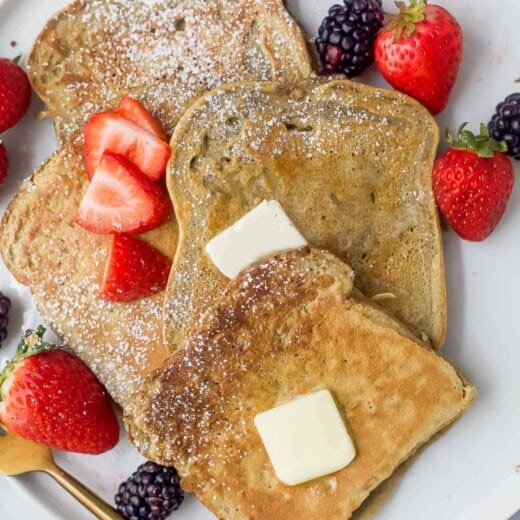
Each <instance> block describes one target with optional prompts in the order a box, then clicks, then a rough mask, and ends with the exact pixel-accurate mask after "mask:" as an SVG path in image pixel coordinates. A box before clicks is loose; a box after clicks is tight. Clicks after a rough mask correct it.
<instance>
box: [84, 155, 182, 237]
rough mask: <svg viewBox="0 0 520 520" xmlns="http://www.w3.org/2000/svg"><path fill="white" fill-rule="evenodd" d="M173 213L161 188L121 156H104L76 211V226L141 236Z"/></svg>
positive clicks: (102, 231)
mask: <svg viewBox="0 0 520 520" xmlns="http://www.w3.org/2000/svg"><path fill="white" fill-rule="evenodd" d="M171 213H172V207H171V203H170V201H169V199H168V198H167V197H166V196H165V194H164V192H163V190H162V188H161V187H160V186H159V185H157V184H155V183H154V182H152V181H151V180H150V179H149V178H148V177H147V176H146V175H144V174H143V173H142V172H141V171H139V169H138V168H137V167H136V166H135V165H133V164H132V163H131V162H129V161H128V160H126V159H125V158H124V157H123V156H121V155H118V154H114V153H111V152H105V153H104V154H103V155H102V157H101V161H100V163H99V165H98V167H97V168H96V171H95V172H94V175H93V177H92V180H91V182H90V184H89V187H88V189H87V191H86V192H85V195H84V196H83V199H82V200H81V203H80V205H79V208H78V212H77V214H76V217H75V219H74V220H75V222H76V223H77V224H79V225H80V226H81V227H83V228H85V229H87V230H88V231H92V232H94V233H99V234H111V233H115V234H118V233H142V232H144V231H148V230H149V229H152V228H154V227H157V226H158V225H160V224H162V223H163V222H165V221H166V220H167V219H168V217H169V216H170V215H171Z"/></svg>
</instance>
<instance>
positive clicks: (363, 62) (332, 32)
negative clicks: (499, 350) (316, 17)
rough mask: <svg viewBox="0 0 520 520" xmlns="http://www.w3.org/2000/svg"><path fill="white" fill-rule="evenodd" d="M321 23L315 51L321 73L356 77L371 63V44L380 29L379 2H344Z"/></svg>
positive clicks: (334, 7) (330, 10)
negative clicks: (317, 54) (335, 73)
mask: <svg viewBox="0 0 520 520" xmlns="http://www.w3.org/2000/svg"><path fill="white" fill-rule="evenodd" d="M343 3H344V4H345V5H338V4H336V5H333V6H332V7H331V8H330V9H329V14H328V16H326V17H325V18H324V20H323V22H321V26H320V28H319V30H318V37H317V38H316V47H317V49H318V53H319V55H320V59H321V62H322V64H323V71H324V72H326V73H328V74H332V73H334V72H343V73H344V74H346V75H347V76H348V77H349V78H352V77H354V76H357V75H358V74H359V73H360V72H361V71H363V70H364V69H366V68H367V67H368V66H369V65H371V64H372V63H373V62H374V41H375V38H376V34H377V32H378V31H379V29H381V27H382V25H383V18H384V13H383V8H382V0H343Z"/></svg>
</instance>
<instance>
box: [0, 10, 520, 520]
mask: <svg viewBox="0 0 520 520" xmlns="http://www.w3.org/2000/svg"><path fill="white" fill-rule="evenodd" d="M129 1H130V0H129ZM131 1H134V0H131ZM66 3H67V0H46V1H40V2H34V1H31V0H0V56H13V57H14V56H15V55H16V54H18V53H20V52H21V53H23V54H24V56H26V55H27V52H28V50H29V49H30V46H31V42H32V41H33V39H34V37H35V36H36V35H37V33H38V32H39V30H40V29H41V27H42V25H43V23H44V22H45V20H46V19H47V18H48V17H49V16H50V15H52V14H53V13H54V12H55V11H56V10H57V9H59V8H61V7H62V6H64V5H65V4H66ZM332 3H333V0H289V1H288V7H289V9H290V10H291V11H292V12H293V14H294V15H295V16H297V17H298V18H299V19H300V21H301V22H302V24H303V26H304V27H305V29H306V31H307V33H308V35H309V38H310V37H311V36H312V35H314V34H315V32H316V29H317V27H318V25H319V23H320V21H321V20H322V18H323V16H324V15H325V13H326V11H327V9H328V7H329V6H330V5H331V4H332ZM439 3H441V4H442V5H443V6H445V7H447V8H448V9H450V10H451V11H452V12H453V13H454V15H455V16H456V17H457V19H458V20H459V21H460V23H461V25H462V27H463V29H464V36H465V49H464V51H465V54H464V61H463V64H462V69H461V72H460V76H459V79H458V81H457V84H456V87H455V90H454V92H453V94H452V98H451V103H450V105H449V107H448V108H447V109H446V110H445V112H444V113H443V114H442V115H441V116H440V117H438V122H439V124H440V127H441V129H444V128H445V127H447V126H449V127H450V128H452V129H455V128H456V127H457V126H458V124H459V123H461V122H463V121H469V123H470V125H471V127H473V128H475V129H476V128H477V127H478V124H479V123H480V122H481V121H483V122H487V121H488V119H489V117H490V116H491V114H492V113H493V111H494V108H495V105H496V104H497V103H498V102H499V101H500V100H502V99H503V98H504V97H505V96H506V95H507V94H509V93H511V92H513V91H518V90H520V85H518V84H515V83H514V80H515V79H517V78H518V77H520V62H519V61H518V50H519V49H520V27H519V26H518V23H519V22H520V2H519V1H518V0H501V2H500V5H498V3H495V2H490V1H489V0H473V1H471V2H469V1H465V2H461V1H460V0H439ZM385 7H386V8H387V9H388V10H392V2H391V1H389V0H385ZM11 41H16V42H17V45H16V47H14V48H13V47H11V44H10V42H11ZM363 81H367V82H369V83H373V84H380V85H382V84H383V81H382V80H381V79H380V78H379V76H378V74H377V71H375V70H372V71H370V72H369V73H368V74H366V75H365V76H364V78H363ZM40 109H41V105H40V103H39V101H38V100H36V99H34V100H33V103H32V105H31V108H30V111H29V114H28V115H27V116H26V117H25V118H24V120H23V122H22V123H21V124H19V125H18V126H17V127H16V128H15V129H13V130H11V131H9V132H7V133H5V134H4V135H2V139H3V140H4V142H5V144H6V146H7V148H8V151H9V154H10V158H11V163H12V167H11V171H10V175H9V180H8V181H7V183H6V184H5V185H4V186H3V187H2V188H0V214H1V213H2V212H3V211H4V209H5V207H6V204H7V202H8V200H9V199H10V198H11V196H12V195H13V194H14V192H15V190H16V188H17V186H18V185H19V184H20V182H21V181H22V179H24V178H25V177H27V175H28V174H29V173H30V171H31V170H32V169H33V168H34V167H36V166H37V165H38V164H40V162H41V161H42V160H43V159H44V158H45V157H46V156H47V155H48V154H49V153H50V152H52V151H53V150H54V148H55V140H54V134H53V131H52V127H51V122H50V121H36V120H35V119H34V116H35V114H36V113H37V112H38V111H39V110H40ZM515 169H516V173H517V174H520V163H518V162H517V163H516V164H515ZM519 229H520V189H519V187H518V186H517V187H516V188H515V189H514V192H513V196H512V199H511V201H510V203H509V207H508V210H507V213H506V215H505V216H504V219H503V221H502V223H501V224H500V226H499V228H498V229H497V230H496V231H495V233H494V234H493V235H492V236H491V237H490V238H489V239H487V240H486V241H485V242H483V243H479V244H472V243H468V242H464V241H462V240H460V239H458V238H457V237H456V236H455V235H454V233H452V232H446V233H445V236H444V238H445V257H446V277H447V286H448V296H449V330H448V339H447V342H446V345H445V347H444V350H443V353H444V354H445V355H446V356H447V357H448V358H450V359H451V360H453V361H454V362H455V363H456V365H457V366H458V367H460V369H461V370H462V371H463V372H464V373H465V374H467V375H468V376H469V378H470V379H471V381H472V382H473V383H474V384H475V385H476V386H477V388H478V390H479V397H478V400H477V402H476V404H475V406H474V407H473V408H472V409H471V410H470V411H469V412H468V413H467V414H466V415H465V416H464V417H462V418H461V419H460V420H459V421H457V423H456V424H455V425H454V426H453V427H451V428H450V429H449V430H448V431H447V432H446V433H445V434H444V435H442V436H441V437H440V438H439V439H438V440H436V441H435V442H434V443H432V444H431V445H430V446H429V447H428V448H427V449H426V450H425V451H424V453H422V454H421V455H420V457H418V459H417V460H416V461H415V462H414V464H413V465H412V467H411V469H410V470H409V471H408V472H407V474H406V476H405V477H404V479H403V480H402V481H401V482H400V484H399V485H398V487H397V489H396V490H395V492H394V493H393V495H392V496H391V498H390V499H389V500H388V502H387V503H386V504H385V505H384V507H383V508H382V509H381V510H380V512H379V514H378V516H377V517H378V518H380V519H385V520H387V519H395V518H420V519H421V520H433V519H435V520H438V519H441V518H442V519H463V520H464V519H467V520H470V519H471V520H473V519H482V520H503V519H505V518H507V517H508V516H509V515H511V514H512V513H514V512H515V511H516V510H517V509H518V508H519V507H520V473H519V470H518V468H519V467H520V466H518V465H520V435H519V433H518V432H519V431H520V377H518V367H520V319H519V317H518V309H520V268H519V267H518V266H519V261H520V242H519V241H518V236H519V235H518V230H519ZM0 290H5V291H6V292H7V293H8V294H9V295H10V296H11V297H12V299H13V304H14V305H13V310H12V317H11V324H10V340H9V342H8V343H7V348H4V349H3V350H2V352H1V354H0V356H2V357H4V358H5V356H6V355H7V354H10V353H11V352H12V350H13V349H14V347H15V343H16V341H17V336H18V334H19V332H20V331H21V329H22V328H25V327H28V326H34V325H35V324H37V323H38V322H39V319H38V316H37V315H36V314H35V312H34V309H33V307H32V305H31V300H30V297H29V294H28V292H27V290H26V289H25V288H23V287H21V286H20V285H19V284H17V283H16V282H15V281H14V280H13V279H12V278H11V276H10V275H9V274H8V272H7V270H6V269H5V267H4V266H3V264H1V261H0ZM57 459H58V462H59V463H60V464H62V465H63V466H64V467H66V468H67V469H68V470H70V471H71V472H72V473H73V474H74V475H76V476H77V477H78V478H79V479H80V480H82V481H84V482H85V483H86V484H87V485H89V486H91V487H92V488H93V489H94V490H95V491H96V492H98V493H100V494H101V495H102V496H104V497H105V498H106V499H108V500H112V497H113V494H114V492H115V490H116V488H117V485H118V483H119V482H120V481H121V480H122V479H124V478H126V476H127V475H129V474H130V473H131V471H132V470H133V469H134V468H135V466H136V465H137V463H138V462H139V460H140V459H139V457H138V455H137V454H136V453H135V452H134V450H133V449H132V448H131V447H130V446H129V444H128V443H127V442H122V443H121V444H120V445H119V446H118V447H117V448H116V449H115V450H113V451H112V452H110V453H108V454H106V455H102V456H99V457H87V456H78V455H72V454H61V453H58V454H57ZM11 480H12V481H14V479H11ZM2 482H3V481H2ZM17 482H18V483H21V484H22V487H23V488H24V489H26V490H28V491H29V492H30V493H31V494H32V496H34V497H36V498H37V500H38V501H39V503H40V507H41V508H47V509H48V511H49V512H50V513H51V515H52V516H54V517H56V518H64V519H70V518H74V519H78V520H81V519H82V518H85V519H88V518H91V517H90V516H89V515H88V514H87V513H84V512H83V510H82V509H81V508H79V507H78V506H77V505H76V504H75V503H74V502H73V501H72V500H70V499H69V498H68V497H67V496H66V495H65V494H64V493H62V492H60V491H58V490H57V486H55V485H53V484H52V483H51V482H49V481H47V480H45V479H44V478H43V477H42V478H40V477H33V476H30V477H26V478H23V479H19V480H17ZM174 517H175V518H178V519H179V520H182V519H186V520H187V519H190V520H204V519H210V518H213V517H212V515H210V514H209V513H208V512H207V511H206V510H205V509H204V508H203V507H202V506H201V505H200V504H199V503H198V502H197V501H196V500H195V499H194V498H192V497H190V498H188V500H187V501H186V503H185V504H184V505H183V507H182V508H181V509H180V510H179V511H178V512H177V513H176V514H175V515H174Z"/></svg>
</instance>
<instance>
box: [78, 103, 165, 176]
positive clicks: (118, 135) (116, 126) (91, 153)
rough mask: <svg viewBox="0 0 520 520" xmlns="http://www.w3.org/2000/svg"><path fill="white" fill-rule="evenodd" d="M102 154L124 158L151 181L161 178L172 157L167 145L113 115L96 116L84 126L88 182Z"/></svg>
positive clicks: (112, 113) (105, 113)
mask: <svg viewBox="0 0 520 520" xmlns="http://www.w3.org/2000/svg"><path fill="white" fill-rule="evenodd" d="M104 151H110V152H112V153H117V154H121V155H123V156H124V157H126V158H127V159H128V160H129V161H130V162H132V163H134V164H135V165H136V166H137V167H138V168H139V169H140V170H141V171H142V172H143V173H144V174H145V175H146V176H147V177H149V178H150V179H152V180H153V181H158V180H159V179H160V178H161V177H162V176H163V175H164V173H165V171H166V164H167V163H168V159H169V158H170V153H171V149H170V146H169V145H168V143H166V142H165V141H163V140H162V139H159V138H157V137H156V136H155V135H152V134H150V133H149V132H148V131H146V130H144V129H143V128H141V127H140V126H138V125H136V124H135V123H133V122H132V121H129V120H128V119H126V118H124V117H123V116H122V115H120V114H116V113H114V112H100V113H99V114H95V115H93V116H92V117H91V118H90V119H89V121H88V123H87V124H86V126H85V166H86V168H87V174H88V177H89V179H91V178H92V176H93V175H94V172H95V171H96V168H97V165H98V164H99V161H100V160H101V156H102V155H103V152H104Z"/></svg>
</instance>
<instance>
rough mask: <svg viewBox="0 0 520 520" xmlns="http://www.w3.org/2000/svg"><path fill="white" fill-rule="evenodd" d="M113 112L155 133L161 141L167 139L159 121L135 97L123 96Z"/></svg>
mask: <svg viewBox="0 0 520 520" xmlns="http://www.w3.org/2000/svg"><path fill="white" fill-rule="evenodd" d="M114 112H115V113H116V114H119V115H121V116H123V117H124V118H125V119H128V120H129V121H132V122H133V123H135V124H136V125H137V126H140V127H141V128H143V129H144V130H146V131H147V132H150V133H151V134H153V135H155V137H158V138H159V139H162V140H163V141H168V137H167V136H166V132H165V131H164V130H163V127H162V126H161V124H160V123H159V121H157V119H155V118H154V117H153V116H152V115H151V114H150V112H148V110H146V108H144V106H143V104H142V103H140V102H139V101H137V99H134V98H131V97H125V98H123V99H122V100H121V103H119V106H118V107H117V108H116V109H115V110H114Z"/></svg>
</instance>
